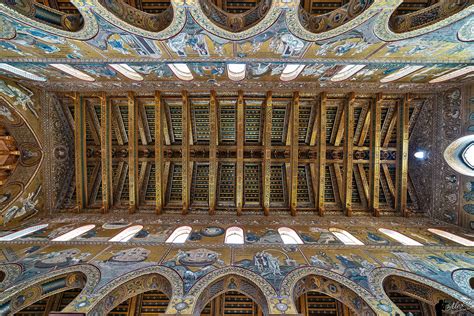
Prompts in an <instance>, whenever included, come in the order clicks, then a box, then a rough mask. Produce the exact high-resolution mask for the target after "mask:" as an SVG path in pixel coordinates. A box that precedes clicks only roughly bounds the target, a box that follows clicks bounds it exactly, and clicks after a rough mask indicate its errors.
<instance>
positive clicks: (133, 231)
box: [109, 225, 143, 242]
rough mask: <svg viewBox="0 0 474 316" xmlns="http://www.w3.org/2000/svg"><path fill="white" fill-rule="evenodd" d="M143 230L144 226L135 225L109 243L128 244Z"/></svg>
mask: <svg viewBox="0 0 474 316" xmlns="http://www.w3.org/2000/svg"><path fill="white" fill-rule="evenodd" d="M142 229H143V226H142V225H135V226H131V227H128V228H125V229H124V230H122V231H121V232H120V233H118V234H117V235H115V236H114V237H112V238H111V239H109V241H113V242H126V241H129V240H130V239H132V238H133V236H135V235H136V234H138V233H139V232H140V231H141V230H142Z"/></svg>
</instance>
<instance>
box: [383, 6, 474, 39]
mask: <svg viewBox="0 0 474 316" xmlns="http://www.w3.org/2000/svg"><path fill="white" fill-rule="evenodd" d="M473 3H474V0H439V1H438V0H432V1H430V0H423V1H415V0H404V1H403V2H402V3H401V4H400V6H398V8H397V10H396V11H395V12H394V13H393V14H392V16H391V17H390V20H389V26H390V29H391V30H392V31H393V32H395V33H404V32H409V31H413V30H416V29H420V28H422V27H425V26H428V25H431V24H434V23H436V22H439V21H441V20H444V19H446V18H448V17H449V16H452V15H453V14H456V13H458V12H460V11H461V10H463V9H465V8H467V7H469V6H471V5H472V4H473Z"/></svg>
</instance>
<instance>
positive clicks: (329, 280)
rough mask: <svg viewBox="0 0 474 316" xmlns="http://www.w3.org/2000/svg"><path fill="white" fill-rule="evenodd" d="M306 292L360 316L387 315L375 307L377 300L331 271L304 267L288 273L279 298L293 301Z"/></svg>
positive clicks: (361, 288)
mask: <svg viewBox="0 0 474 316" xmlns="http://www.w3.org/2000/svg"><path fill="white" fill-rule="evenodd" d="M308 291H317V292H320V293H323V294H326V295H328V296H331V297H333V298H335V299H336V300H338V301H340V302H341V303H343V304H345V305H346V306H347V307H349V308H350V309H351V310H353V311H354V312H355V313H356V314H358V315H359V314H360V315H389V314H388V313H384V312H383V311H381V310H380V309H378V307H377V304H378V302H377V299H376V298H375V297H374V296H373V295H372V294H371V293H370V292H369V291H367V290H366V289H365V288H363V287H361V286H360V285H357V284H356V283H354V282H353V281H351V280H349V279H347V278H345V277H343V276H341V275H339V274H337V273H334V272H332V271H328V270H325V269H320V268H316V267H304V268H300V269H296V270H294V271H293V272H291V273H289V274H288V275H287V276H286V278H285V279H284V280H283V281H282V283H281V286H280V296H288V297H290V298H292V299H293V301H295V300H296V299H298V297H300V296H301V295H302V294H304V293H305V292H308Z"/></svg>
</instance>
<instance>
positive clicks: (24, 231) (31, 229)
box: [0, 224, 48, 241]
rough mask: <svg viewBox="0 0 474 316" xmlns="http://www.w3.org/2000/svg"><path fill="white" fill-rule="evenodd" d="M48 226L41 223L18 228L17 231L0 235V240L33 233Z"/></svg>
mask: <svg viewBox="0 0 474 316" xmlns="http://www.w3.org/2000/svg"><path fill="white" fill-rule="evenodd" d="M46 227H48V224H43V225H36V226H31V227H28V228H25V229H22V230H19V231H17V232H14V233H11V234H8V235H5V236H2V237H0V241H12V240H15V239H18V238H22V237H25V236H27V235H30V234H33V233H35V232H37V231H39V230H42V229H44V228H46Z"/></svg>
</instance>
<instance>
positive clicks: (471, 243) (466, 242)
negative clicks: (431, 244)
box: [428, 228, 474, 247]
mask: <svg viewBox="0 0 474 316" xmlns="http://www.w3.org/2000/svg"><path fill="white" fill-rule="evenodd" d="M428 231H429V232H430V233H433V234H435V235H438V236H441V237H444V238H446V239H449V240H451V241H454V242H456V243H458V244H461V245H463V246H467V247H473V246H474V241H471V240H469V239H466V238H463V237H460V236H458V235H454V234H451V233H449V232H445V231H444V230H440V229H436V228H428Z"/></svg>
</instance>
